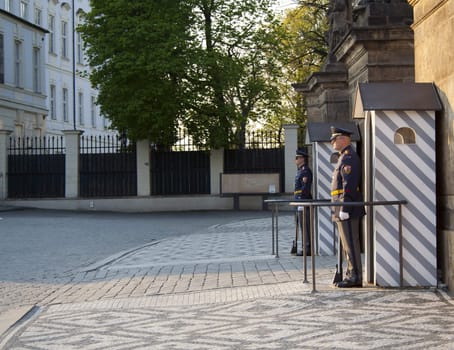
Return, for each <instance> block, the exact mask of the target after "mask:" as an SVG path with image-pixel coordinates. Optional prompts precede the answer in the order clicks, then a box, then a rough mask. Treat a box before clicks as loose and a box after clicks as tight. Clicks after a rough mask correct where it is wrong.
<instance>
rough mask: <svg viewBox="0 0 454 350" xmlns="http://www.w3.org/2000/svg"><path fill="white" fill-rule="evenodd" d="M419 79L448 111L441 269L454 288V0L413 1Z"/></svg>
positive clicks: (440, 142)
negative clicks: (431, 84)
mask: <svg viewBox="0 0 454 350" xmlns="http://www.w3.org/2000/svg"><path fill="white" fill-rule="evenodd" d="M409 3H410V5H412V6H413V13H414V22H413V25H412V28H413V31H414V38H415V80H416V82H434V83H435V85H436V86H437V88H438V93H439V95H440V98H441V100H442V103H443V108H444V110H443V111H442V112H441V113H440V115H438V116H437V123H438V124H437V130H438V134H437V174H438V176H437V198H438V203H437V204H438V215H437V222H438V231H439V232H438V237H439V240H438V246H439V248H440V249H439V261H438V263H439V268H441V270H442V276H441V277H442V281H443V282H444V283H446V284H447V285H448V287H449V289H450V290H451V291H453V290H454V243H453V242H454V65H453V63H452V62H454V49H453V46H454V36H453V33H454V1H452V0H410V1H409Z"/></svg>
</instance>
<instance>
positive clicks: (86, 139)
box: [79, 135, 137, 197]
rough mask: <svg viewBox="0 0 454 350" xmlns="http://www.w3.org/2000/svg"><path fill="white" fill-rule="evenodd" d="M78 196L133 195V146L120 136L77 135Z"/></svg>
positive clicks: (134, 188) (135, 166)
mask: <svg viewBox="0 0 454 350" xmlns="http://www.w3.org/2000/svg"><path fill="white" fill-rule="evenodd" d="M79 160H80V171H79V175H80V176H79V186H80V188H79V191H80V196H81V197H105V196H136V195H137V160H136V145H135V143H130V142H129V141H128V140H127V139H124V138H121V137H120V136H118V137H117V136H109V135H108V136H81V139H80V156H79Z"/></svg>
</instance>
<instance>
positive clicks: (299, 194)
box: [293, 149, 312, 255]
mask: <svg viewBox="0 0 454 350" xmlns="http://www.w3.org/2000/svg"><path fill="white" fill-rule="evenodd" d="M308 157H309V155H308V154H307V153H306V152H305V151H304V150H302V149H298V150H296V154H295V165H296V168H297V171H296V176H295V188H294V192H293V195H294V198H295V199H312V193H311V188H312V170H311V169H310V168H309V164H308ZM302 208H303V207H301V210H302ZM298 209H300V208H298ZM296 214H297V216H296V224H297V225H298V224H300V226H301V229H302V217H301V211H298V212H297V213H296ZM305 222H306V233H307V236H306V254H307V255H309V254H310V251H311V249H310V246H311V242H310V234H309V208H306V215H305ZM295 248H296V247H295ZM297 255H303V253H302V252H301V253H297Z"/></svg>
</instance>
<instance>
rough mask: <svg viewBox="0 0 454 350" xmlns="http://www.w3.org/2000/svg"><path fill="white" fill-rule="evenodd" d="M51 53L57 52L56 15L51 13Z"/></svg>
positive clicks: (49, 25) (49, 24)
mask: <svg viewBox="0 0 454 350" xmlns="http://www.w3.org/2000/svg"><path fill="white" fill-rule="evenodd" d="M48 27H49V28H48V29H49V53H55V17H54V16H53V15H49V23H48Z"/></svg>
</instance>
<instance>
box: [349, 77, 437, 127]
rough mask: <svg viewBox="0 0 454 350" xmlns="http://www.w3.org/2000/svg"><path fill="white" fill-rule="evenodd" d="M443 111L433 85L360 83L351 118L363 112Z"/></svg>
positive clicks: (362, 114)
mask: <svg viewBox="0 0 454 350" xmlns="http://www.w3.org/2000/svg"><path fill="white" fill-rule="evenodd" d="M442 109H443V106H442V104H441V101H440V98H439V96H438V93H437V89H436V87H435V85H434V84H433V83H399V82H394V83H383V82H376V83H361V84H358V89H357V90H356V99H355V108H354V113H353V117H354V118H363V117H364V111H371V110H382V111H383V110H387V111H392V110H396V111H397V110H398V111H422V110H426V111H440V110H442Z"/></svg>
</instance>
